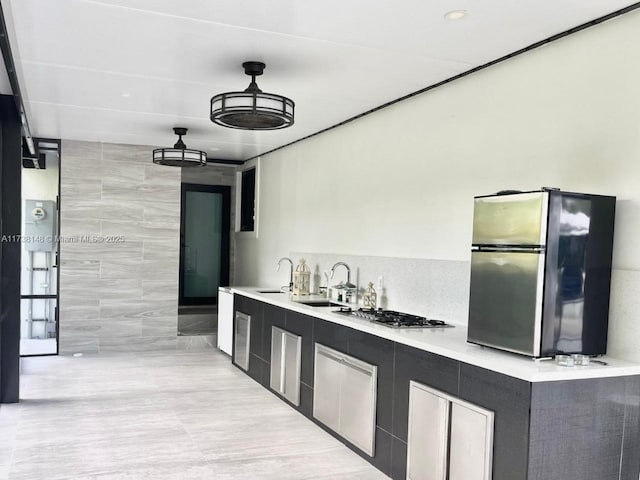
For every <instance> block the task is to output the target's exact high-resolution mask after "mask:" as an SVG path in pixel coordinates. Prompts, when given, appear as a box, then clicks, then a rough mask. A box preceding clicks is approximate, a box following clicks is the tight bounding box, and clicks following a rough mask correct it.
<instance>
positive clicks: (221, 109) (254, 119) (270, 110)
mask: <svg viewBox="0 0 640 480" xmlns="http://www.w3.org/2000/svg"><path fill="white" fill-rule="evenodd" d="M242 66H243V67H244V73H246V74H247V75H249V76H250V77H251V83H250V84H249V86H248V87H247V89H246V90H245V91H243V92H227V93H221V94H219V95H215V96H214V97H212V98H211V117H210V118H211V121H212V122H213V123H215V124H217V125H221V126H223V127H228V128H238V129H241V130H277V129H279V128H287V127H290V126H291V125H293V113H294V107H295V104H294V102H293V100H291V99H289V98H287V97H283V96H282V95H276V94H275V93H264V92H263V91H262V90H260V88H258V85H257V84H256V77H257V76H259V75H262V73H263V71H264V69H265V64H264V63H262V62H244V63H243V64H242Z"/></svg>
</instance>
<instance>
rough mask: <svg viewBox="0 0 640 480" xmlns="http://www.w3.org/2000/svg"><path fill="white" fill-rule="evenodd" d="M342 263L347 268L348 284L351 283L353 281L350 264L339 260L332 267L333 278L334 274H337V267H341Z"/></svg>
mask: <svg viewBox="0 0 640 480" xmlns="http://www.w3.org/2000/svg"><path fill="white" fill-rule="evenodd" d="M340 265H342V266H343V267H344V268H346V269H347V284H350V283H351V269H350V268H349V265H347V264H346V263H344V262H338V263H336V264H335V265H334V266H333V267H331V278H332V279H333V276H334V275H335V274H336V268H337V267H339V266H340Z"/></svg>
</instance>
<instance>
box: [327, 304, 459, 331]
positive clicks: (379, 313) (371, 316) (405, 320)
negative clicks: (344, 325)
mask: <svg viewBox="0 0 640 480" xmlns="http://www.w3.org/2000/svg"><path fill="white" fill-rule="evenodd" d="M336 311H337V312H338V313H344V314H347V315H354V316H356V317H360V318H364V319H367V320H370V321H372V322H376V323H380V324H382V325H384V326H386V327H391V328H437V327H453V325H449V324H447V323H445V322H443V321H442V320H435V319H432V318H426V317H419V316H418V315H411V314H409V313H402V312H396V311H394V310H382V309H378V310H372V309H365V308H359V309H357V310H353V309H351V308H349V307H346V308H341V309H340V310H336Z"/></svg>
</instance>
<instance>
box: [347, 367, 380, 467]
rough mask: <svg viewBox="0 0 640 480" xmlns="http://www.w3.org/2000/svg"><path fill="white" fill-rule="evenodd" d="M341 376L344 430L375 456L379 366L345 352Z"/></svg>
mask: <svg viewBox="0 0 640 480" xmlns="http://www.w3.org/2000/svg"><path fill="white" fill-rule="evenodd" d="M341 373H342V375H341V377H340V384H341V392H340V396H341V399H340V434H341V435H342V436H343V437H345V438H346V439H347V440H349V441H350V442H351V443H353V444H354V445H356V446H357V447H359V448H360V449H362V450H363V451H364V452H366V453H368V454H369V455H370V456H372V457H373V455H374V445H375V429H376V390H377V389H376V386H377V385H376V383H377V367H375V366H373V365H369V364H366V363H364V362H360V361H356V360H355V359H354V358H353V357H348V356H345V357H344V359H343V363H342V372H341Z"/></svg>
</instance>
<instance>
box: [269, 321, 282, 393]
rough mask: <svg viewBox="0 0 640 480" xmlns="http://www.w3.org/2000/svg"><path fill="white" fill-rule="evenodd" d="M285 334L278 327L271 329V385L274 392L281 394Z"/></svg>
mask: <svg viewBox="0 0 640 480" xmlns="http://www.w3.org/2000/svg"><path fill="white" fill-rule="evenodd" d="M283 334H284V331H283V330H281V329H279V328H277V327H271V371H270V382H269V385H270V386H271V389H272V390H275V391H276V392H280V393H282V384H283V373H284V368H283V366H284V362H283V358H282V356H283V354H284V344H283V341H282V339H283Z"/></svg>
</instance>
